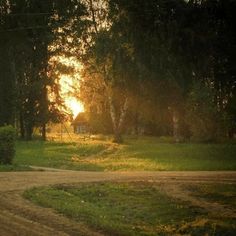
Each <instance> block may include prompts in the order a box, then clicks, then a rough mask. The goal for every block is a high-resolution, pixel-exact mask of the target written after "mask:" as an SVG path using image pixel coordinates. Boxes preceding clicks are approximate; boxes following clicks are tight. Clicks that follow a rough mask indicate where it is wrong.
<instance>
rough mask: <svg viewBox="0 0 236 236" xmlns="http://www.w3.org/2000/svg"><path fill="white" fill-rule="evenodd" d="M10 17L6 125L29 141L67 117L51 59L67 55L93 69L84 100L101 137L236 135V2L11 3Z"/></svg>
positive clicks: (1, 82)
mask: <svg viewBox="0 0 236 236" xmlns="http://www.w3.org/2000/svg"><path fill="white" fill-rule="evenodd" d="M0 10H1V18H0V53H1V58H0V125H3V124H15V125H16V124H17V125H18V126H19V129H20V131H21V132H20V133H21V136H22V137H26V138H27V139H30V138H31V136H32V132H33V128H34V127H42V130H43V131H44V132H43V133H44V134H43V136H45V125H46V123H48V122H49V121H58V120H60V119H61V118H60V117H61V115H60V111H59V109H58V105H59V104H60V103H62V101H61V99H60V97H59V94H58V90H59V88H58V83H57V79H58V77H57V76H56V75H55V73H53V71H55V65H54V64H53V63H52V60H51V58H52V57H53V56H55V55H62V54H64V55H67V56H75V57H77V58H78V59H79V61H81V63H82V65H83V71H82V72H81V81H80V86H79V87H80V90H79V91H78V93H77V95H78V97H79V98H80V99H81V100H82V101H83V103H84V105H85V108H86V111H87V113H88V116H89V121H90V125H91V129H92V131H93V132H104V133H111V132H113V133H114V138H115V141H116V142H120V141H122V137H121V135H122V133H124V132H127V133H136V134H142V133H146V134H153V135H159V136H162V135H173V136H174V137H175V140H176V141H180V140H181V139H185V138H193V139H196V140H203V141H211V140H216V139H217V138H219V137H232V136H233V135H234V134H235V129H236V99H235V96H236V88H235V85H236V84H235V83H236V78H235V76H236V71H235V70H236V67H235V58H236V33H235V28H236V25H235V24H236V23H235V22H236V19H235V18H236V16H235V13H234V12H235V10H236V1H234V0H189V1H185V0H148V1H143V0H129V1H127V0H81V1H79V0H69V1H66V0H63V1H56V0H48V1H37V0H23V1H22V0H21V1H20V0H9V1H1V5H0ZM69 71H70V70H69ZM48 93H50V94H52V93H54V97H55V98H56V99H55V100H54V101H51V100H50V99H48Z"/></svg>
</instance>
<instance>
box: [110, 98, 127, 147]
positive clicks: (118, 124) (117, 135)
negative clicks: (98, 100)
mask: <svg viewBox="0 0 236 236" xmlns="http://www.w3.org/2000/svg"><path fill="white" fill-rule="evenodd" d="M108 99H109V105H110V114H111V120H112V125H113V132H114V139H113V142H114V143H122V142H123V139H122V134H121V133H122V127H123V124H124V120H125V116H126V113H127V109H128V99H127V98H126V99H125V102H124V105H123V107H122V108H121V111H120V117H119V119H118V117H117V116H118V115H117V112H116V110H115V106H114V103H113V100H112V97H111V96H109V97H108Z"/></svg>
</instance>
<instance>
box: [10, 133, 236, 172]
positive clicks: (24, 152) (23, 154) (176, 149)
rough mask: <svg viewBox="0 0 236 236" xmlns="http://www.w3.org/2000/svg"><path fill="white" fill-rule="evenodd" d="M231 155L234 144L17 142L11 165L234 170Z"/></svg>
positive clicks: (154, 140)
mask: <svg viewBox="0 0 236 236" xmlns="http://www.w3.org/2000/svg"><path fill="white" fill-rule="evenodd" d="M235 153H236V145H235V144H193V143H182V144H173V143H165V142H164V143H163V140H160V139H158V138H154V137H142V138H139V139H131V138H126V143H125V144H123V145H115V144H113V143H111V142H110V141H104V140H97V141H96V140H90V141H79V142H77V143H68V142H65V143H62V142H45V143H43V142H40V141H33V142H17V145H16V158H15V160H14V163H15V164H17V165H36V166H46V167H55V168H62V169H73V170H92V171H116V170H122V171H128V170H151V171H155V170H177V171H178V170H180V171H182V170H236V158H235Z"/></svg>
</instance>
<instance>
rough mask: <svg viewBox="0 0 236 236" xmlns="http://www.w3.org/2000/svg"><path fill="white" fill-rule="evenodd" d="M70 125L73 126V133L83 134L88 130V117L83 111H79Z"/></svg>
mask: <svg viewBox="0 0 236 236" xmlns="http://www.w3.org/2000/svg"><path fill="white" fill-rule="evenodd" d="M72 125H73V127H74V133H75V134H84V133H88V132H89V130H90V129H89V124H88V119H87V117H86V114H85V112H80V113H79V114H78V115H77V116H76V118H75V119H74V120H73V122H72Z"/></svg>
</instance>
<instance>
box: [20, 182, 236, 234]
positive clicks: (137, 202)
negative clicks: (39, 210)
mask: <svg viewBox="0 0 236 236" xmlns="http://www.w3.org/2000/svg"><path fill="white" fill-rule="evenodd" d="M24 196H25V197H26V198H28V199H30V200H32V201H33V202H34V203H37V204H39V205H41V206H44V207H50V208H53V209H55V210H56V211H58V212H60V213H62V214H64V215H66V216H68V217H70V218H73V219H74V220H77V221H79V222H84V223H86V224H87V225H88V226H89V227H91V228H93V229H94V230H101V231H102V232H104V233H105V234H107V235H131V236H132V235H135V236H136V235H137V236H139V235H175V234H178V235H196V236H197V235H234V233H235V230H236V228H235V223H236V222H235V220H232V219H228V218H227V219H219V217H218V218H212V216H211V218H210V217H209V216H208V214H207V213H206V212H204V211H203V210H202V209H200V208H196V207H193V206H190V205H189V204H188V203H186V202H181V201H179V200H178V201H177V200H174V199H172V198H170V197H168V196H167V195H166V194H165V193H164V192H162V191H161V188H160V187H159V186H158V185H157V184H155V183H144V182H142V183H141V182H136V183H100V184H98V183H90V184H81V185H77V186H73V185H71V186H68V185H67V186H66V185H58V186H55V187H41V188H33V189H31V190H28V191H26V192H25V193H24Z"/></svg>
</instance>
